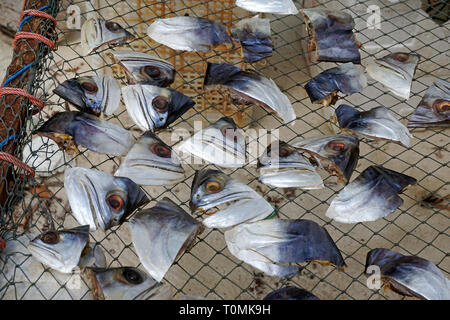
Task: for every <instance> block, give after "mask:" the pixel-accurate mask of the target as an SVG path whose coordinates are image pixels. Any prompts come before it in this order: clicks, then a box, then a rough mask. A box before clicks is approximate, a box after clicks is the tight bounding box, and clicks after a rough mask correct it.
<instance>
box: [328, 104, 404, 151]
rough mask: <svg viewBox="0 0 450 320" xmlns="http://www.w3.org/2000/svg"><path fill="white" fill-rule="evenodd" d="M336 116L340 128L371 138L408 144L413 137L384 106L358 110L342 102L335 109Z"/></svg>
mask: <svg viewBox="0 0 450 320" xmlns="http://www.w3.org/2000/svg"><path fill="white" fill-rule="evenodd" d="M336 117H337V119H338V122H339V126H340V127H341V129H345V131H350V132H354V133H356V134H358V135H362V136H366V137H369V138H373V139H384V140H389V141H393V142H397V143H401V144H402V145H404V146H405V147H407V148H408V147H409V146H410V139H411V138H412V137H413V136H412V135H411V133H409V131H408V128H406V127H405V126H404V125H403V124H402V123H401V122H400V121H398V120H397V119H396V118H395V116H394V115H393V114H392V112H391V111H389V110H388V109H386V108H385V107H376V108H372V109H370V110H369V111H363V112H360V111H358V110H356V108H353V107H351V106H349V105H346V104H342V105H340V106H339V107H338V108H337V109H336Z"/></svg>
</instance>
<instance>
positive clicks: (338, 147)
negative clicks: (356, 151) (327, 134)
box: [328, 141, 345, 152]
mask: <svg viewBox="0 0 450 320" xmlns="http://www.w3.org/2000/svg"><path fill="white" fill-rule="evenodd" d="M328 148H329V149H331V150H333V151H337V152H342V151H344V150H345V143H343V142H341V141H331V142H330V143H329V144H328Z"/></svg>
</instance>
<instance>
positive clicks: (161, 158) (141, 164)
mask: <svg viewBox="0 0 450 320" xmlns="http://www.w3.org/2000/svg"><path fill="white" fill-rule="evenodd" d="M115 176H122V177H128V178H130V179H131V180H133V181H135V182H136V183H139V184H143V185H162V184H170V183H174V182H176V181H179V180H180V179H182V178H183V177H184V169H183V168H182V166H181V163H180V160H179V158H178V156H177V154H176V153H175V152H174V151H173V150H172V148H171V147H170V146H168V145H167V144H165V143H164V142H163V141H162V140H161V139H159V138H158V137H157V136H156V135H155V134H154V133H152V132H150V131H147V132H145V133H144V134H143V135H142V136H141V137H140V138H139V139H138V141H136V143H135V144H134V146H133V147H132V148H131V150H130V151H129V152H128V154H127V156H126V157H125V159H124V161H123V162H122V164H121V165H120V167H119V169H118V170H117V172H116V173H115Z"/></svg>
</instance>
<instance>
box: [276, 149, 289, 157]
mask: <svg viewBox="0 0 450 320" xmlns="http://www.w3.org/2000/svg"><path fill="white" fill-rule="evenodd" d="M289 153H290V152H289V150H288V149H287V148H280V153H279V155H280V157H283V158H284V157H287V156H288V155H289Z"/></svg>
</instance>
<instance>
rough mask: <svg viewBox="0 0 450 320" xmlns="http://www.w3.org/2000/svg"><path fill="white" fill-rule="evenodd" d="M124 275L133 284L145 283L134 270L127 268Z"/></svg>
mask: <svg viewBox="0 0 450 320" xmlns="http://www.w3.org/2000/svg"><path fill="white" fill-rule="evenodd" d="M122 275H123V277H124V278H125V279H126V280H127V281H128V282H129V283H131V284H140V283H142V282H143V281H144V279H142V277H141V275H140V274H139V273H138V272H136V271H135V270H133V269H129V268H126V269H125V270H124V271H123V272H122Z"/></svg>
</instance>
